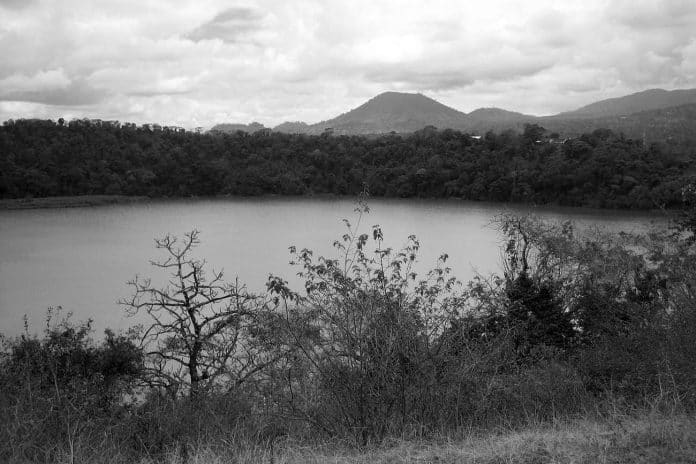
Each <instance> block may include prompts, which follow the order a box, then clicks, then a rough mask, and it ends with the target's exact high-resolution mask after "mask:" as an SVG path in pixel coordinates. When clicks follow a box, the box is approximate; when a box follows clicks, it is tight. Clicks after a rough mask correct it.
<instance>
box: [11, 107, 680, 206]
mask: <svg viewBox="0 0 696 464" xmlns="http://www.w3.org/2000/svg"><path fill="white" fill-rule="evenodd" d="M693 166H694V151H693V149H692V148H689V146H688V145H684V144H678V145H676V144H675V145H670V144H669V143H650V144H646V143H644V141H643V140H633V139H628V138H626V137H624V136H623V135H622V134H616V133H613V132H612V131H610V130H607V129H598V130H594V131H593V132H591V133H587V134H583V135H582V136H579V137H577V138H572V139H563V140H562V139H559V138H558V134H553V133H548V131H546V130H545V129H544V128H543V127H540V126H539V125H536V124H531V125H526V126H525V128H524V130H523V131H522V132H521V133H518V132H514V131H511V130H510V131H503V132H500V133H494V132H492V131H489V132H487V133H485V134H484V135H482V136H472V135H471V134H466V133H461V132H458V131H453V130H437V129H435V128H434V127H426V128H424V129H422V130H420V131H417V132H415V133H412V134H403V135H400V134H395V133H392V134H388V135H381V136H369V137H368V136H333V135H329V134H325V135H319V136H310V135H292V134H282V133H276V132H271V131H259V132H256V133H254V134H247V133H245V132H241V131H240V132H237V133H235V134H224V133H216V132H212V133H204V134H201V133H194V132H184V131H180V130H167V129H166V128H165V129H157V130H153V129H152V128H144V127H136V126H135V125H133V124H123V125H120V124H106V123H101V122H90V121H89V120H72V121H65V120H63V119H59V120H58V121H51V120H10V121H6V122H5V123H4V124H3V125H2V127H0V198H5V199H8V198H39V197H53V196H75V195H128V196H149V197H189V196H216V195H269V194H272V195H319V194H333V195H357V194H359V193H360V192H361V191H362V190H363V188H364V186H367V188H368V189H369V191H370V193H371V195H373V196H377V197H381V196H384V197H425V198H461V199H466V200H477V201H496V202H523V203H529V204H536V205H543V204H553V205H565V206H586V207H600V208H630V209H654V208H679V207H680V206H681V205H682V204H681V202H682V196H681V195H682V192H681V191H682V188H683V187H684V185H686V184H687V183H689V182H690V176H691V175H692V172H693Z"/></svg>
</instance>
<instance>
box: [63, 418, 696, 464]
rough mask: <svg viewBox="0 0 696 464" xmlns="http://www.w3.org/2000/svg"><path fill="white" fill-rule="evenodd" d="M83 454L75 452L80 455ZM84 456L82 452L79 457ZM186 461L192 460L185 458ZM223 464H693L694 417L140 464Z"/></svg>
mask: <svg viewBox="0 0 696 464" xmlns="http://www.w3.org/2000/svg"><path fill="white" fill-rule="evenodd" d="M75 451H78V450H75ZM76 454H82V453H79V451H78V453H76ZM90 455H91V453H86V455H85V454H82V456H79V457H78V456H75V460H74V461H72V460H71V457H70V456H68V455H66V456H65V460H64V462H90V463H91V462H95V463H121V462H126V461H125V460H124V458H123V457H122V456H118V454H117V453H116V454H113V453H109V454H94V455H91V456H90ZM184 455H187V456H184ZM131 462H132V461H131ZM155 462H158V463H159V462H164V463H166V464H179V463H181V464H183V463H191V464H194V463H195V464H203V463H207V464H208V463H209V464H218V463H219V464H222V463H259V464H262V463H274V464H284V463H287V464H291V463H292V464H295V463H297V464H300V463H316V464H320V463H321V464H323V463H336V464H363V463H364V464H368V463H370V464H387V463H389V464H391V463H423V464H424V463H476V464H503V463H518V464H541V463H588V464H590V463H615V464H620V463H646V464H647V463H650V464H653V463H684V464H686V463H696V417H694V416H692V415H684V414H672V415H664V414H659V413H642V414H639V415H636V416H622V415H617V416H614V417H611V418H605V419H598V420H587V419H578V420H574V421H562V422H558V423H555V424H541V425H538V426H530V427H527V428H525V429H522V430H515V431H510V430H508V431H499V432H491V433H488V434H481V433H476V432H472V433H470V434H468V435H465V436H462V437H460V438H458V439H453V438H440V439H428V440H424V439H389V440H386V441H385V442H383V443H382V444H380V445H377V446H372V447H367V448H364V449H358V448H355V447H351V446H349V445H346V444H342V443H330V444H315V445H310V444H307V443H300V442H296V441H293V440H284V439H279V440H277V441H276V443H275V444H274V445H273V446H270V445H266V446H261V445H258V444H256V445H252V444H241V443H239V442H238V441H237V440H235V438H234V437H233V436H232V437H230V439H229V441H225V442H223V443H216V444H200V445H198V446H196V447H193V448H189V449H188V450H184V451H183V452H182V450H175V451H174V450H173V451H172V452H171V453H169V454H168V455H167V456H166V457H165V458H164V460H163V461H162V460H159V459H158V460H155V459H152V460H150V459H147V458H145V459H143V460H141V461H140V463H141V464H146V463H147V464H150V463H153V464H154V463H155Z"/></svg>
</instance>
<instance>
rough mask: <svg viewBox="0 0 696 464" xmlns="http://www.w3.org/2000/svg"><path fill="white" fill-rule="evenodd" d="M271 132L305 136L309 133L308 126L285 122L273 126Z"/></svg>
mask: <svg viewBox="0 0 696 464" xmlns="http://www.w3.org/2000/svg"><path fill="white" fill-rule="evenodd" d="M273 130H274V131H276V132H282V133H285V134H305V133H307V132H308V131H309V124H307V123H306V122H301V121H294V122H290V121H285V122H284V123H282V124H278V125H277V126H275V127H274V128H273Z"/></svg>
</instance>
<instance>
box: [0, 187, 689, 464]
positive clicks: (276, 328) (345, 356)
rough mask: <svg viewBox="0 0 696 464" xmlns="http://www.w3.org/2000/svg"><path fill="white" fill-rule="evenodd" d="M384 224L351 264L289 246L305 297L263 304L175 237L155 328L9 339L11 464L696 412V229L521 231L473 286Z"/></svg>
mask: <svg viewBox="0 0 696 464" xmlns="http://www.w3.org/2000/svg"><path fill="white" fill-rule="evenodd" d="M693 191H694V189H687V190H685V194H684V195H685V196H684V200H683V201H684V203H685V204H687V205H690V206H689V208H690V209H688V210H687V212H688V211H694V208H693V206H694V205H696V201H694V198H696V195H694V193H693ZM367 214H369V208H368V205H367V203H366V202H365V201H364V199H362V200H361V201H360V202H359V203H358V206H357V208H356V218H355V219H354V220H346V221H345V222H346V233H345V234H344V235H343V236H342V237H340V238H338V239H337V240H336V241H335V242H334V247H335V253H334V254H333V255H332V256H316V255H315V254H314V253H313V251H312V250H311V249H298V248H296V247H290V255H291V262H292V264H293V265H294V266H295V267H296V269H297V272H298V275H299V276H300V278H301V281H302V282H303V285H302V286H301V287H300V288H291V287H290V286H289V285H288V283H287V282H286V281H284V280H282V279H281V278H279V277H276V276H274V275H270V276H269V278H268V282H267V291H266V292H264V293H261V294H252V293H250V292H249V291H247V290H246V287H245V286H244V285H243V284H242V283H240V282H238V281H237V280H235V279H229V278H227V277H225V274H223V273H222V272H211V271H210V270H209V269H208V268H207V266H206V264H205V261H204V260H203V259H201V258H200V257H197V256H196V246H197V245H198V243H199V240H200V234H199V233H198V232H197V231H192V232H190V233H188V234H186V235H185V236H183V237H179V238H177V237H173V236H170V235H168V236H165V237H163V238H161V239H158V240H157V241H156V247H157V250H158V253H159V254H158V258H157V259H155V260H153V261H152V264H153V272H155V273H158V275H159V276H160V277H161V276H167V277H169V279H166V280H165V282H168V283H165V284H163V286H155V285H153V284H152V281H151V280H149V279H147V278H143V277H138V278H135V279H134V280H133V281H132V282H131V289H132V292H131V296H130V297H128V298H126V299H124V300H123V301H122V302H121V304H122V305H123V307H124V309H125V310H126V311H129V312H131V313H139V314H141V315H144V316H146V319H145V320H148V321H149V322H148V323H145V324H143V325H141V326H137V327H133V328H132V329H131V330H130V331H129V332H127V333H124V334H114V333H112V332H107V333H106V337H105V338H104V339H103V341H101V342H95V341H94V340H93V339H92V338H91V336H90V334H91V332H90V324H89V322H86V323H74V322H70V321H69V320H63V321H60V320H57V321H56V320H55V318H54V319H53V320H51V319H49V321H48V324H47V326H46V329H45V331H44V333H43V335H32V334H31V333H30V331H29V330H27V331H26V333H25V334H24V335H21V336H19V337H16V338H7V339H5V340H4V341H5V343H4V350H3V351H2V353H1V354H2V355H1V356H0V386H1V387H2V391H3V393H4V394H3V396H2V398H0V411H1V412H2V414H3V417H4V418H5V419H4V421H3V425H2V427H0V443H2V445H0V458H2V459H3V460H8V461H12V460H16V461H51V462H53V461H59V460H62V461H66V460H68V459H67V458H66V456H68V457H71V459H72V458H74V456H78V458H79V459H82V460H84V461H89V462H91V461H92V460H96V459H97V457H98V456H101V455H104V454H105V453H106V454H108V455H110V456H111V457H112V461H110V462H132V461H133V459H137V458H140V457H145V456H147V457H148V458H149V459H159V458H164V457H166V456H171V455H172V453H174V454H175V455H177V456H179V457H180V458H181V460H183V461H186V456H187V455H188V453H189V452H190V450H191V449H192V448H194V447H196V446H200V445H201V444H202V443H203V444H206V445H209V446H227V447H229V446H242V445H243V443H254V444H255V445H254V446H257V445H258V444H259V443H261V444H263V445H264V446H271V449H272V444H273V442H274V440H276V439H279V438H282V437H294V439H300V440H312V439H317V438H318V439H321V440H328V439H334V438H341V439H348V440H352V441H353V442H354V443H357V444H358V445H365V444H368V443H374V442H378V441H380V440H383V439H384V438H386V437H395V436H396V437H398V436H404V434H408V433H410V431H411V432H412V431H414V430H417V431H418V432H417V433H418V434H421V435H423V434H425V435H428V434H443V433H444V434H447V433H452V432H454V431H457V430H471V429H472V428H473V429H480V430H484V429H489V428H493V429H499V428H501V427H511V426H512V427H515V426H521V425H524V424H528V423H538V422H540V421H542V422H544V421H553V420H558V419H559V418H564V417H577V416H578V415H580V416H582V415H587V414H590V412H588V411H595V412H598V413H600V414H601V413H602V411H617V410H619V411H623V412H629V411H635V410H636V409H640V408H652V409H653V410H654V409H661V408H662V409H668V410H671V411H674V410H680V411H693V408H694V407H695V406H696V396H695V395H694V392H695V391H696V388H695V387H696V367H695V366H696V363H695V362H694V361H695V360H696V348H695V347H694V344H693V337H694V334H695V333H696V303H695V302H696V299H695V298H694V295H693V288H694V284H695V282H694V276H696V253H694V247H695V246H696V240H694V237H695V236H696V235H695V234H694V232H695V231H696V229H695V228H694V226H693V225H694V223H696V220H695V219H694V218H696V214H693V213H689V214H687V213H685V214H684V216H683V217H682V219H681V220H680V222H679V225H678V226H677V227H676V228H675V229H674V230H672V231H665V232H660V233H655V234H653V235H650V236H636V235H630V234H620V235H611V234H606V233H603V232H601V231H578V230H576V229H575V228H574V226H573V224H572V223H570V222H565V223H547V222H542V221H539V220H537V219H535V218H533V217H515V216H502V217H499V218H497V223H498V226H499V230H500V233H501V238H502V252H503V256H504V266H503V270H502V272H501V273H499V274H495V275H491V276H479V277H477V278H475V279H473V280H472V281H470V282H460V281H459V280H458V279H456V277H454V276H453V275H452V274H451V270H450V269H449V268H448V267H447V260H448V256H447V255H446V254H443V255H441V256H440V258H439V260H438V262H437V263H436V265H435V267H434V268H433V269H432V270H431V271H429V272H428V273H426V274H425V275H418V274H416V273H415V271H414V269H413V265H414V263H415V262H416V261H417V260H418V251H419V247H420V244H419V241H418V239H417V237H414V236H410V237H409V238H408V240H407V243H406V245H405V246H404V247H403V248H401V249H391V248H388V247H386V246H385V245H384V231H383V230H382V228H381V227H379V226H372V227H368V228H366V227H365V225H364V223H365V222H366V215H367ZM158 281H161V279H158ZM117 457H118V459H121V460H120V461H118V460H117ZM271 459H272V458H271ZM71 462H72V460H71Z"/></svg>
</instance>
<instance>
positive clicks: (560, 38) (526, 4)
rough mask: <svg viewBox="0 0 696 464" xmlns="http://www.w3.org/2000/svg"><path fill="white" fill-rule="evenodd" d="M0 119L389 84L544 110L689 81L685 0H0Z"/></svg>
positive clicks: (345, 106) (246, 115)
mask: <svg viewBox="0 0 696 464" xmlns="http://www.w3.org/2000/svg"><path fill="white" fill-rule="evenodd" d="M0 57H1V58H0V120H6V119H9V118H19V117H41V118H58V117H60V116H63V117H66V118H70V117H83V116H87V117H98V118H105V119H119V120H121V121H134V122H139V123H144V122H161V123H165V124H176V125H182V126H185V127H194V126H204V127H210V126H211V125H213V124H214V123H216V122H251V121H259V122H261V123H264V124H266V125H269V126H272V125H276V124H278V123H280V122H282V121H285V120H290V121H296V120H302V121H306V122H310V123H311V122H317V121H320V120H323V119H328V118H331V117H334V116H336V115H338V114H339V113H342V112H345V111H348V110H349V109H351V108H354V107H356V106H358V105H360V104H361V103H363V102H364V101H365V100H367V99H368V98H370V97H372V96H374V95H376V94H378V93H380V92H383V91H387V90H398V91H405V92H421V93H424V94H426V95H428V96H430V97H433V98H435V99H437V100H438V101H440V102H442V103H445V104H447V105H449V106H452V107H454V108H457V109H459V110H462V111H466V112H468V111H471V110H473V109H475V108H478V107H489V106H498V107H503V108H505V109H509V110H515V111H522V112H525V113H531V114H537V115H543V114H551V113H556V112H559V111H564V110H570V109H574V108H576V107H579V106H582V105H584V104H587V103H590V102H592V101H595V100H599V99H603V98H609V97H615V96H621V95H624V94H627V93H631V92H635V91H640V90H644V89H648V88H654V87H661V88H666V89H674V88H693V87H696V1H694V0H583V1H575V0H572V1H570V0H567V1H552V0H533V1H529V0H526V1H513V0H479V1H470V0H466V1H464V0H459V1H456V0H455V1H445V0H429V1H427V2H425V1H422V0H418V1H405V0H404V1H396V0H390V1H381V0H380V1H379V2H378V1H375V0H342V1H339V0H248V1H245V0H239V1H235V0H233V1H229V0H227V1H223V0H196V1H186V2H184V1H178V0H85V1H79V0H61V1H57V0H0Z"/></svg>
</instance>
